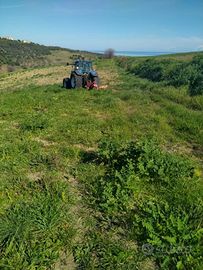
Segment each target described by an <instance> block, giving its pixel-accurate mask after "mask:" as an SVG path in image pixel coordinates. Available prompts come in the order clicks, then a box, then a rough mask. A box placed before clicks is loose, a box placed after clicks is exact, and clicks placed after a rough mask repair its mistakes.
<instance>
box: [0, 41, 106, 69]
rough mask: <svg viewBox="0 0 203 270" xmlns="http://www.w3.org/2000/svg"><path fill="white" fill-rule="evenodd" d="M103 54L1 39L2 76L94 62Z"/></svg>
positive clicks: (0, 61) (0, 66) (0, 60)
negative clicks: (74, 61) (28, 69)
mask: <svg viewBox="0 0 203 270" xmlns="http://www.w3.org/2000/svg"><path fill="white" fill-rule="evenodd" d="M98 57H100V58H101V54H94V53H90V52H85V51H78V50H71V49H65V48H60V47H53V46H44V45H39V44H36V43H33V42H30V43H25V42H23V41H20V40H9V39H5V38H0V74H2V73H7V72H11V71H16V70H21V69H27V68H36V67H40V66H50V65H62V64H65V63H67V62H68V61H71V60H72V61H73V60H77V59H84V58H85V59H87V60H92V59H96V58H98Z"/></svg>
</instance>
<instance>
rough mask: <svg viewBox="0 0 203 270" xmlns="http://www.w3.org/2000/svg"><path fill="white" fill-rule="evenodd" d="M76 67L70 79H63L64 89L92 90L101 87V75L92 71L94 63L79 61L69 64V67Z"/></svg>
mask: <svg viewBox="0 0 203 270" xmlns="http://www.w3.org/2000/svg"><path fill="white" fill-rule="evenodd" d="M69 65H74V66H75V68H74V70H72V71H71V75H70V78H65V79H63V87H64V88H67V89H70V88H80V87H86V88H87V87H89V88H90V89H92V88H94V87H96V88H98V87H99V85H100V80H99V75H98V73H97V72H96V71H93V69H92V61H85V60H77V61H75V64H69V63H67V66H69Z"/></svg>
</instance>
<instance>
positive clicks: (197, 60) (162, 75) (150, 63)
mask: <svg viewBox="0 0 203 270" xmlns="http://www.w3.org/2000/svg"><path fill="white" fill-rule="evenodd" d="M133 59H134V58H124V57H118V58H117V59H116V61H117V64H118V65H119V66H121V67H123V68H125V69H126V70H127V71H129V72H130V73H133V74H135V75H137V76H139V77H141V78H146V79H148V80H151V81H153V82H161V81H164V82H166V83H167V84H168V85H173V86H175V87H179V86H182V85H187V86H189V94H190V95H191V96H195V95H202V94H203V55H198V56H195V57H194V58H193V59H192V60H191V61H188V62H184V61H178V60H174V59H163V60H157V59H155V58H150V59H147V60H144V61H140V62H138V63H137V62H136V61H137V60H133Z"/></svg>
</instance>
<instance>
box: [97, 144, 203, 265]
mask: <svg viewBox="0 0 203 270" xmlns="http://www.w3.org/2000/svg"><path fill="white" fill-rule="evenodd" d="M99 147H100V150H99V152H98V155H99V157H100V162H103V163H104V166H105V168H106V173H105V175H104V177H102V178H100V179H98V181H95V182H94V183H93V190H92V195H93V197H94V202H96V204H97V205H98V207H99V209H100V211H102V212H103V213H104V214H105V215H106V216H107V217H108V219H110V220H111V222H118V220H119V221H120V222H119V226H121V221H122V223H123V226H124V228H126V229H127V231H128V235H129V236H130V238H131V239H133V240H134V241H137V243H138V244H139V246H142V245H143V244H146V243H148V244H150V245H152V246H153V247H154V250H155V251H157V250H159V249H161V248H171V252H165V253H164V252H154V253H153V254H151V256H152V258H154V260H155V261H156V265H157V267H158V268H159V269H169V268H170V269H202V263H201V262H200V261H201V256H202V253H203V229H202V226H203V220H202V214H203V203H202V200H201V196H202V194H203V190H202V186H201V185H200V184H199V175H200V174H201V173H200V172H199V171H198V170H197V169H194V167H193V166H192V165H191V164H190V163H189V162H188V161H186V160H183V159H180V158H177V157H176V156H174V155H171V154H169V153H166V152H164V151H163V150H162V149H161V148H160V147H158V146H157V144H156V143H155V142H153V141H145V142H139V141H137V142H129V143H127V145H126V146H125V147H122V146H121V144H118V143H116V142H112V141H109V140H108V139H104V140H102V141H101V142H100V145H99ZM197 186H198V188H197ZM124 224H125V225H124ZM180 247H184V248H187V252H182V251H180V250H177V248H178V249H180ZM181 252H182V253H181Z"/></svg>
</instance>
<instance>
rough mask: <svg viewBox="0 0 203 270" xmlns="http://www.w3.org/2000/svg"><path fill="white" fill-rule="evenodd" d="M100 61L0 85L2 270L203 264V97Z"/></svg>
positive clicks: (24, 76)
mask: <svg viewBox="0 0 203 270" xmlns="http://www.w3.org/2000/svg"><path fill="white" fill-rule="evenodd" d="M96 64H97V66H96V69H97V71H98V73H99V74H100V77H101V83H102V84H108V88H107V89H99V90H96V89H94V90H91V91H88V90H87V89H82V88H81V89H71V90H67V89H64V88H62V79H63V77H67V76H65V74H66V71H67V73H68V74H69V71H68V70H67V68H66V69H65V70H64V68H63V67H57V68H56V69H54V67H50V68H47V69H36V70H33V71H32V70H28V71H24V72H17V73H11V74H10V75H7V76H1V78H0V79H1V81H0V83H1V93H0V107H1V110H0V191H1V195H0V201H1V204H0V205H1V206H0V215H1V217H0V242H1V244H0V248H1V254H2V255H1V257H0V259H1V260H0V267H1V269H15V270H16V269H50V267H52V268H54V267H55V268H56V269H113V268H115V269H202V259H201V256H202V246H203V245H202V241H203V239H202V212H203V203H202V199H201V198H202V194H203V190H202V172H201V171H202V168H203V164H202V149H203V145H202V144H203V132H202V130H203V126H202V124H203V121H202V109H203V103H202V101H201V98H202V97H201V96H198V97H191V96H189V95H188V92H187V91H188V89H187V87H186V86H183V87H181V88H179V89H178V91H177V89H176V88H174V87H173V86H166V85H163V84H161V83H159V82H157V83H155V82H151V81H148V80H147V79H141V78H139V77H137V76H134V75H132V74H129V73H127V72H126V71H125V70H124V69H122V68H119V67H117V66H116V63H115V62H114V60H100V61H97V62H96ZM60 76H61V83H60ZM17 78H21V80H20V81H19V82H17ZM47 78H48V79H47ZM7 81H9V82H10V83H8V84H7V83H6V82H7ZM11 82H13V83H12V85H11ZM18 84H19V85H20V86H19V85H18ZM146 244H147V246H145V245H146ZM143 245H144V248H145V247H146V248H149V247H151V246H152V247H153V252H151V253H149V254H148V252H147V251H146V250H145V249H143ZM150 245H151V246H150ZM170 247H172V249H171V252H168V251H166V248H167V250H168V249H170ZM181 247H184V249H183V248H182V249H181ZM143 250H144V253H143ZM157 251H161V252H159V253H157ZM147 254H148V255H147ZM60 258H61V259H60ZM57 261H58V262H57ZM73 261H74V262H73Z"/></svg>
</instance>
